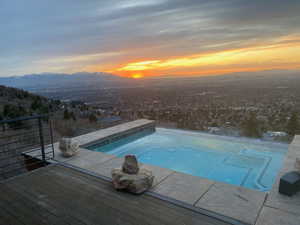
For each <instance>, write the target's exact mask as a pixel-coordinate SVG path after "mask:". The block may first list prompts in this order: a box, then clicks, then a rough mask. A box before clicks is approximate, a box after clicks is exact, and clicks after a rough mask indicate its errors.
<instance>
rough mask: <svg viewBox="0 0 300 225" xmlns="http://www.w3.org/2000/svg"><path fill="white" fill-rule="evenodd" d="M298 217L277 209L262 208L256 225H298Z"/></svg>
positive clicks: (299, 220) (299, 217) (299, 219)
mask: <svg viewBox="0 0 300 225" xmlns="http://www.w3.org/2000/svg"><path fill="white" fill-rule="evenodd" d="M299 224H300V216H299V215H295V214H292V213H287V212H284V211H281V210H279V209H274V208H269V207H263V209H262V211H261V213H260V215H259V217H258V220H257V223H256V225H299Z"/></svg>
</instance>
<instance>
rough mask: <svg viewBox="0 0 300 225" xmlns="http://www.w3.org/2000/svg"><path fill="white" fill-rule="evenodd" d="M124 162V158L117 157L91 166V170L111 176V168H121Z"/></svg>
mask: <svg viewBox="0 0 300 225" xmlns="http://www.w3.org/2000/svg"><path fill="white" fill-rule="evenodd" d="M123 162H124V159H123V158H118V157H115V158H112V159H110V160H108V161H106V162H104V163H102V164H100V165H96V166H93V167H91V168H89V170H90V171H92V172H94V173H98V174H100V175H102V176H106V177H111V170H112V169H114V168H121V167H122V164H123Z"/></svg>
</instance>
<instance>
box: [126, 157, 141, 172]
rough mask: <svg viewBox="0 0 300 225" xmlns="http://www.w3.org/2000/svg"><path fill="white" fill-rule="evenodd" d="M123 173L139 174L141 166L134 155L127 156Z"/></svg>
mask: <svg viewBox="0 0 300 225" xmlns="http://www.w3.org/2000/svg"><path fill="white" fill-rule="evenodd" d="M122 171H123V172H124V173H127V174H137V173H138V172H139V164H138V161H137V159H136V157H135V156H134V155H126V156H125V161H124V163H123V166H122Z"/></svg>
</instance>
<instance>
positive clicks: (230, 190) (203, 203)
mask: <svg viewBox="0 0 300 225" xmlns="http://www.w3.org/2000/svg"><path fill="white" fill-rule="evenodd" d="M266 195H267V194H266V193H264V192H260V191H255V190H250V189H246V188H242V187H237V186H232V185H230V184H225V183H219V182H218V183H215V184H214V185H213V186H212V187H211V188H210V189H209V190H208V192H207V193H206V194H205V195H204V196H203V197H202V198H201V199H200V200H199V201H198V203H197V204H196V206H197V207H200V208H203V209H207V210H210V211H213V212H217V213H220V214H222V215H226V216H229V217H232V218H235V219H238V220H240V221H243V222H246V223H249V224H255V221H256V218H257V216H258V214H259V212H260V209H261V207H262V205H263V203H264V201H265V198H266Z"/></svg>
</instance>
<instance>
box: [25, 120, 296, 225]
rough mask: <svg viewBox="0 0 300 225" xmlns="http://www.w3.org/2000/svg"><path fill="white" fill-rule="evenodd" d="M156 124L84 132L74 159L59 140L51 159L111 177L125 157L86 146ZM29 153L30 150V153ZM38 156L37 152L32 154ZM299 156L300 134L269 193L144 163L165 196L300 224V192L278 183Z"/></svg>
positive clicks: (267, 221)
mask: <svg viewBox="0 0 300 225" xmlns="http://www.w3.org/2000/svg"><path fill="white" fill-rule="evenodd" d="M153 125H154V121H150V120H136V121H133V122H129V123H125V124H121V125H118V126H114V127H111V128H107V129H103V130H99V131H96V132H92V133H89V134H85V135H82V136H79V137H76V138H75V139H76V140H77V141H78V142H79V143H80V145H81V146H83V147H82V148H81V149H80V152H79V154H77V155H76V156H73V157H71V158H64V157H62V156H61V154H60V151H59V149H58V143H55V144H54V152H55V157H54V160H52V161H51V162H59V163H66V164H68V165H71V166H74V167H78V168H81V169H84V170H87V171H91V172H93V173H96V174H99V175H101V176H105V177H109V178H110V176H111V174H110V173H111V170H112V169H113V168H116V167H121V165H122V163H123V159H122V158H119V157H116V156H113V155H109V154H106V153H101V152H94V151H90V150H87V149H85V148H84V146H86V145H87V144H89V143H93V142H95V141H97V142H98V141H99V140H100V141H106V140H109V139H111V138H115V137H117V136H118V134H121V135H126V134H127V133H128V132H129V133H130V132H132V131H138V130H139V129H144V128H147V127H151V126H153ZM28 155H30V153H28ZM30 156H32V157H35V156H34V155H30ZM296 156H297V157H300V136H296V137H295V139H294V141H293V142H292V143H291V145H290V146H289V150H288V152H287V155H286V158H285V161H284V165H283V167H282V169H281V171H280V172H279V174H278V176H277V179H276V182H275V184H274V185H273V188H272V190H271V191H270V192H269V193H265V192H260V191H256V190H251V189H247V188H243V187H239V186H234V185H230V184H225V183H221V182H216V181H212V180H208V179H205V178H201V177H195V176H192V175H189V174H184V173H180V172H176V171H173V170H170V169H165V168H160V167H156V166H152V165H146V164H141V163H140V166H141V167H146V168H148V169H150V170H152V172H153V174H154V176H155V182H154V185H153V187H152V189H151V190H150V191H151V192H154V193H158V194H160V195H162V196H166V197H170V198H173V199H176V200H178V201H181V202H184V203H186V204H190V205H193V206H196V207H199V208H202V209H206V210H209V211H212V212H215V213H218V214H221V215H224V216H228V217H231V218H234V219H236V220H239V221H242V222H244V223H247V224H253V225H254V224H255V225H299V221H300V193H298V194H297V195H296V196H293V197H286V196H282V195H280V194H279V193H278V183H279V179H280V177H281V175H282V174H284V173H285V172H287V171H290V170H293V165H294V162H295V158H296Z"/></svg>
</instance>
